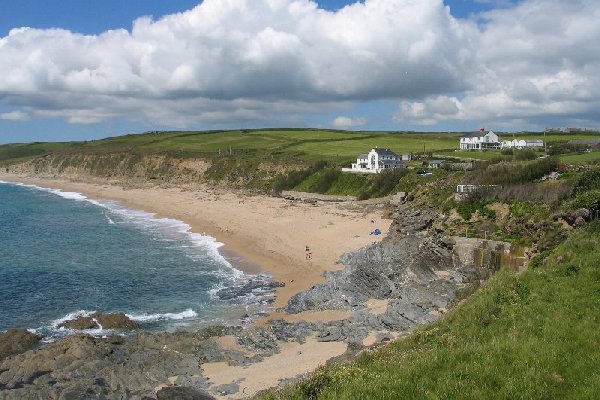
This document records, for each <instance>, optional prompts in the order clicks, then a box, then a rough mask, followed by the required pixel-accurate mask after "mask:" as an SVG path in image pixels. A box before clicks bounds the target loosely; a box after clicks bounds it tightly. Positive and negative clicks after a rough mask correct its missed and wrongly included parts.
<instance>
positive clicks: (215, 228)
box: [0, 174, 391, 398]
mask: <svg viewBox="0 0 600 400" xmlns="http://www.w3.org/2000/svg"><path fill="white" fill-rule="evenodd" d="M0 180H5V181H14V182H22V183H27V184H35V185H38V186H42V187H50V188H55V189H61V190H64V191H72V192H80V193H83V194H84V195H86V196H88V197H90V198H93V199H99V200H115V201H118V202H120V203H121V204H123V205H125V206H127V207H130V208H133V209H139V210H144V211H147V212H152V213H155V214H156V217H157V218H163V217H165V218H172V219H177V220H181V221H184V222H185V223H187V224H189V225H190V226H191V228H192V231H193V232H195V233H203V234H206V235H210V236H212V237H214V238H216V239H217V240H218V241H219V242H221V243H224V245H225V246H224V247H222V248H221V252H222V254H223V255H224V256H225V257H226V258H227V259H229V260H230V262H231V263H232V264H233V265H234V266H235V267H236V268H238V269H241V270H243V271H244V272H247V273H250V274H256V273H260V272H263V273H268V274H270V275H272V276H273V279H274V280H276V281H278V282H282V283H284V284H285V286H284V287H282V288H280V289H279V290H278V292H277V297H276V300H275V303H274V309H275V308H279V307H283V306H285V305H286V304H287V302H288V300H289V299H290V298H291V297H292V296H293V295H295V294H297V293H299V292H302V291H304V290H306V289H308V288H310V287H312V286H313V285H315V284H318V283H321V282H324V281H325V278H324V277H323V276H322V275H323V273H324V272H327V271H333V270H337V269H340V268H342V267H343V266H342V265H341V264H338V263H336V262H337V260H338V258H339V257H340V256H341V255H342V254H343V253H345V252H348V251H351V250H355V249H358V248H360V247H364V246H367V245H370V244H372V243H373V242H374V241H378V240H380V238H381V236H374V235H371V234H370V233H371V232H372V231H373V230H374V229H375V228H379V229H381V231H383V232H386V231H387V230H388V228H389V225H390V223H391V221H390V220H388V219H384V218H382V212H381V209H379V208H377V207H376V206H369V208H368V209H366V208H365V206H361V205H360V204H357V203H352V202H349V203H324V202H319V203H316V204H311V203H305V202H298V201H291V200H285V199H282V198H276V197H269V196H264V195H251V194H247V193H242V192H236V191H232V190H224V189H211V188H209V187H206V186H204V187H182V188H174V187H169V188H163V187H143V188H140V187H134V186H121V185H119V184H107V183H88V182H74V181H69V180H62V179H41V178H37V177H28V176H16V175H11V174H0ZM307 247H308V251H307ZM309 253H310V254H309ZM274 309H273V312H271V313H270V315H269V316H267V317H264V318H262V319H260V320H258V321H257V322H256V324H259V325H260V324H265V323H266V322H267V321H268V320H270V319H283V320H286V321H290V322H293V321H299V320H307V321H331V320H339V319H343V318H346V317H347V316H348V313H346V312H341V311H310V312H303V313H300V314H294V315H288V314H285V313H281V312H276V311H275V310H274ZM223 344H225V345H226V344H227V343H223ZM229 345H230V347H236V344H235V340H230V343H229ZM345 350H346V345H345V344H342V343H322V342H318V341H316V340H313V339H311V340H307V342H306V343H303V344H300V343H295V342H294V343H286V344H285V346H284V347H283V348H282V349H281V353H280V354H279V355H275V356H272V357H270V358H267V359H265V360H264V361H262V362H260V363H257V364H255V365H253V366H251V367H248V368H242V367H231V366H229V365H227V364H226V363H212V364H211V363H208V364H203V365H202V368H203V372H204V374H205V375H206V376H207V377H208V378H209V379H210V381H211V382H214V383H215V384H226V383H229V382H236V381H239V380H240V379H243V382H242V383H241V384H240V389H241V390H240V391H239V393H238V394H235V395H231V396H229V397H228V398H236V397H238V396H239V397H244V396H247V395H249V394H252V393H255V392H256V391H258V390H261V389H265V388H268V387H271V386H274V385H275V384H276V383H277V382H279V380H281V379H289V378H293V377H295V376H297V375H299V374H302V373H306V372H309V371H311V370H314V369H315V368H316V367H317V366H318V365H319V364H322V363H324V362H325V361H327V360H328V359H329V358H332V357H335V356H339V355H341V354H342V353H344V351H345ZM286 359H288V360H289V359H294V360H295V361H296V362H294V363H293V367H288V368H281V367H277V365H283V364H285V360H286ZM282 362H283V364H282Z"/></svg>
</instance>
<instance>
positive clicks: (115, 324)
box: [92, 313, 141, 330]
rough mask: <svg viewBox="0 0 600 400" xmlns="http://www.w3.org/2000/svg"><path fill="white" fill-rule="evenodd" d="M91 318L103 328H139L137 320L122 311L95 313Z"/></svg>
mask: <svg viewBox="0 0 600 400" xmlns="http://www.w3.org/2000/svg"><path fill="white" fill-rule="evenodd" d="M92 318H94V319H95V320H96V321H98V323H99V324H100V325H101V326H102V328H104V329H120V330H134V329H140V328H141V325H140V323H139V322H137V321H133V320H132V319H130V318H129V317H128V316H127V315H125V314H124V313H109V314H100V313H95V314H94V315H92Z"/></svg>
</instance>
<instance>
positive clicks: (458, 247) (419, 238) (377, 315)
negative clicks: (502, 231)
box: [285, 207, 524, 344]
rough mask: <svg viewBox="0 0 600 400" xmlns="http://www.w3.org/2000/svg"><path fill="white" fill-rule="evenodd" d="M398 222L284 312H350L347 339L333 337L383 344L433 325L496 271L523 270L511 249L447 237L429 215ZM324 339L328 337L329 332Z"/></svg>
mask: <svg viewBox="0 0 600 400" xmlns="http://www.w3.org/2000/svg"><path fill="white" fill-rule="evenodd" d="M396 214H397V215H396V218H395V222H394V224H393V225H392V228H391V229H390V234H389V237H388V238H386V239H385V240H384V241H382V242H380V243H378V244H374V245H372V246H369V247H367V248H362V249H359V250H357V251H354V252H351V253H347V254H344V255H343V256H342V257H341V259H340V262H341V263H342V264H344V266H345V268H344V269H343V270H341V271H336V272H332V273H329V274H328V275H327V277H328V278H329V279H328V282H326V283H323V284H320V285H316V286H314V287H312V288H311V289H309V290H307V291H305V292H303V293H299V294H297V295H296V296H294V297H293V298H292V299H291V300H290V301H289V304H288V306H287V307H286V308H285V310H286V311H287V312H290V313H299V312H302V311H307V310H345V311H350V312H352V317H351V318H350V319H349V320H348V321H346V322H345V324H346V329H345V331H346V332H347V333H348V334H347V335H340V334H339V332H337V337H338V338H341V339H342V340H346V341H348V342H350V343H358V344H360V343H362V342H363V340H364V339H366V338H367V336H368V335H369V333H372V332H376V333H377V335H378V336H379V337H381V338H384V337H388V336H389V335H392V334H393V335H397V334H406V333H408V332H410V331H412V330H413V329H414V328H415V327H416V326H418V325H421V324H424V323H428V322H431V321H434V320H436V319H437V318H439V317H440V316H441V315H443V314H444V313H446V312H447V311H448V310H449V309H450V308H451V307H452V306H453V305H454V304H455V303H456V302H458V301H460V300H461V299H463V298H464V297H466V296H468V295H469V294H471V293H473V292H474V291H475V290H476V289H477V288H478V287H479V286H480V285H482V284H484V283H485V281H486V280H487V279H488V278H489V277H490V276H491V275H492V274H493V273H494V272H495V271H497V270H498V269H500V268H501V267H510V268H514V269H517V270H518V269H519V268H520V267H522V265H523V263H524V258H523V257H521V255H522V254H520V251H519V249H518V248H514V247H513V246H511V245H510V244H508V243H504V242H496V241H490V240H483V239H471V238H459V237H447V236H444V235H443V233H442V231H441V230H440V229H438V228H436V227H435V226H436V225H437V223H438V222H439V219H440V218H439V216H438V211H437V210H436V209H435V208H433V207H424V208H412V209H411V208H408V207H403V209H402V210H400V211H399V212H397V213H396ZM373 303H376V304H378V307H377V310H375V309H374V307H373V306H372V304H373ZM350 332H351V333H350ZM323 333H325V334H324V335H323ZM321 336H322V337H327V336H328V334H327V327H324V328H323V329H322V332H321Z"/></svg>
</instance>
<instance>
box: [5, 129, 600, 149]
mask: <svg viewBox="0 0 600 400" xmlns="http://www.w3.org/2000/svg"><path fill="white" fill-rule="evenodd" d="M556 129H558V128H556ZM277 130H282V131H285V130H290V131H292V130H294V131H302V130H307V131H336V132H347V133H361V132H362V133H375V134H377V133H381V134H461V133H467V132H474V131H477V129H472V130H470V131H440V130H437V131H436V130H429V131H425V130H422V131H415V130H368V129H362V130H348V129H340V128H294V127H271V128H233V129H202V130H196V129H183V130H182V129H174V130H148V131H143V132H126V133H122V134H118V135H112V136H104V137H98V138H93V139H74V140H33V141H27V142H5V143H3V142H0V146H4V145H20V144H31V143H71V142H93V141H101V140H107V139H114V138H119V137H123V136H130V135H145V134H161V133H165V134H167V133H177V132H183V133H187V132H189V133H193V132H198V133H202V132H235V131H240V132H241V131H277ZM490 130H492V131H494V132H496V133H498V134H500V135H527V134H534V135H535V134H538V135H542V134H544V133H548V134H555V135H557V134H558V135H561V134H562V135H586V134H589V135H590V136H594V135H600V130H597V129H586V128H581V130H577V131H573V132H568V131H566V130H561V131H555V132H544V131H543V130H541V131H502V130H497V129H493V128H490Z"/></svg>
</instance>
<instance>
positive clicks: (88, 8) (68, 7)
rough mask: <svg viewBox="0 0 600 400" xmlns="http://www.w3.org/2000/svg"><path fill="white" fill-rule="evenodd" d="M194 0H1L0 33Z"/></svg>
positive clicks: (99, 27)
mask: <svg viewBox="0 0 600 400" xmlns="http://www.w3.org/2000/svg"><path fill="white" fill-rule="evenodd" d="M198 2H199V1H198V0H169V1H165V0H126V1H122V0H119V1H117V0H102V1H97V0H25V1H12V0H1V1H0V3H1V4H2V12H1V13H0V35H2V36H5V35H6V34H7V33H8V31H9V30H11V29H13V28H16V27H21V26H29V27H34V28H64V29H69V30H73V31H76V32H80V33H86V34H98V33H101V32H104V31H106V30H109V29H118V28H125V29H130V28H131V23H132V21H133V20H134V19H136V18H138V17H141V16H143V15H152V16H153V17H154V18H159V17H161V16H163V15H166V14H172V13H176V12H181V11H184V10H188V9H190V8H193V7H194V6H195V5H196V4H198ZM353 2H354V1H351V0H320V1H317V3H318V4H319V6H320V7H322V8H325V9H327V10H337V9H339V8H341V7H343V6H345V5H347V4H351V3H353ZM445 3H446V4H447V5H449V6H450V8H451V11H452V13H453V15H455V16H457V17H461V18H465V17H468V16H469V15H471V14H474V13H477V12H481V11H484V10H489V9H491V8H492V6H491V3H490V2H481V1H479V2H477V1H473V0H445Z"/></svg>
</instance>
